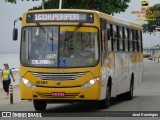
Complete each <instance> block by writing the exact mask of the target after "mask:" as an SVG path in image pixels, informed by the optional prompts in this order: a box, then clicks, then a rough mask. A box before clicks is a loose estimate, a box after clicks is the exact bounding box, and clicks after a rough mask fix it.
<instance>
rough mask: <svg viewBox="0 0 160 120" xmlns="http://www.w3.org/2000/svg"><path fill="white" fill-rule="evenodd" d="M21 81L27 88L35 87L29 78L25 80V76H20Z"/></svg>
mask: <svg viewBox="0 0 160 120" xmlns="http://www.w3.org/2000/svg"><path fill="white" fill-rule="evenodd" d="M21 82H22V83H23V84H24V85H26V86H27V87H29V88H35V87H36V86H35V85H34V84H33V83H31V82H30V81H29V80H27V79H25V78H21Z"/></svg>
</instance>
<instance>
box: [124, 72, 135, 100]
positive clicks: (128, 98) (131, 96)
mask: <svg viewBox="0 0 160 120" xmlns="http://www.w3.org/2000/svg"><path fill="white" fill-rule="evenodd" d="M133 88H134V77H133V75H132V77H131V83H130V89H129V91H128V92H127V93H125V99H126V100H132V99H133Z"/></svg>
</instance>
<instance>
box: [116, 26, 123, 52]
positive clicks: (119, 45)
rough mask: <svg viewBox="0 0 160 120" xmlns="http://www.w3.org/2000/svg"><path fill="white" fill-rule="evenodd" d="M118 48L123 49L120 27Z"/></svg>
mask: <svg viewBox="0 0 160 120" xmlns="http://www.w3.org/2000/svg"><path fill="white" fill-rule="evenodd" d="M117 31H118V46H117V47H118V50H119V51H122V50H123V39H122V27H118V30H117Z"/></svg>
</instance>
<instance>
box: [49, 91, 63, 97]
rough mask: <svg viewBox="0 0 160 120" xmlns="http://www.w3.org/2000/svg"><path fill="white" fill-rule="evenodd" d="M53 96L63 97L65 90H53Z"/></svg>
mask: <svg viewBox="0 0 160 120" xmlns="http://www.w3.org/2000/svg"><path fill="white" fill-rule="evenodd" d="M52 96H56V97H63V96H65V93H64V92H53V93H52Z"/></svg>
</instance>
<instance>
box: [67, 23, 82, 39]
mask: <svg viewBox="0 0 160 120" xmlns="http://www.w3.org/2000/svg"><path fill="white" fill-rule="evenodd" d="M82 25H83V22H80V23H78V25H77V26H76V27H75V28H74V30H73V31H72V32H70V34H68V35H67V31H66V35H65V41H69V40H70V39H71V38H72V37H73V33H74V32H76V31H77V30H78V29H79V28H80V27H81V26H82Z"/></svg>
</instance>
